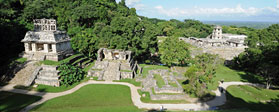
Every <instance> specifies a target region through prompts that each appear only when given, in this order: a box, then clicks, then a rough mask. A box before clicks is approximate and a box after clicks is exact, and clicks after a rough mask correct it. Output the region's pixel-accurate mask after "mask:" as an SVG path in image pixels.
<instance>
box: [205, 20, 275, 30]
mask: <svg viewBox="0 0 279 112" xmlns="http://www.w3.org/2000/svg"><path fill="white" fill-rule="evenodd" d="M202 22H203V23H204V24H210V25H221V26H236V27H248V28H255V29H264V28H267V27H269V26H271V25H272V24H278V23H279V22H258V21H255V22H253V21H202Z"/></svg>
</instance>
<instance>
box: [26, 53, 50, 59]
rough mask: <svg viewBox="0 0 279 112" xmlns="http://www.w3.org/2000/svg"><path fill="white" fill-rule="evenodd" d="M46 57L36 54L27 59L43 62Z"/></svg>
mask: <svg viewBox="0 0 279 112" xmlns="http://www.w3.org/2000/svg"><path fill="white" fill-rule="evenodd" d="M45 58H46V55H45V54H43V53H36V54H33V55H31V56H30V57H29V60H36V61H43V60H45Z"/></svg>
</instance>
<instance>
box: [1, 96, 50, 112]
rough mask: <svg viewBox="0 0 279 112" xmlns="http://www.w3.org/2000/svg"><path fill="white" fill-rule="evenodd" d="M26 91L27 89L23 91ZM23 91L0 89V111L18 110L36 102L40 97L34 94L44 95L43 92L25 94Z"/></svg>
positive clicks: (10, 111) (16, 111)
mask: <svg viewBox="0 0 279 112" xmlns="http://www.w3.org/2000/svg"><path fill="white" fill-rule="evenodd" d="M25 92H26V93H27V92H28V91H25ZM25 92H23V94H21V93H12V92H6V91H1V92H0V96H1V98H0V111H1V112H18V111H20V110H22V109H23V108H25V107H26V106H28V105H30V104H32V103H34V102H37V101H39V100H41V99H42V97H40V96H35V95H44V94H45V93H38V94H34V95H26V94H25Z"/></svg>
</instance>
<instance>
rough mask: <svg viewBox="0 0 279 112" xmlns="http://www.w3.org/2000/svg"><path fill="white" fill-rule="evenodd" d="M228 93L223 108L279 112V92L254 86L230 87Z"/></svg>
mask: <svg viewBox="0 0 279 112" xmlns="http://www.w3.org/2000/svg"><path fill="white" fill-rule="evenodd" d="M227 93H228V94H227V100H228V101H227V103H226V104H225V105H223V106H221V108H224V109H246V110H253V111H255V110H257V111H268V112H278V111H279V90H267V89H262V88H256V87H252V86H230V87H228V88H227Z"/></svg>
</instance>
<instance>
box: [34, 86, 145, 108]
mask: <svg viewBox="0 0 279 112" xmlns="http://www.w3.org/2000/svg"><path fill="white" fill-rule="evenodd" d="M32 111H33V112H53V111H55V112H141V111H142V110H139V109H138V108H137V107H135V106H134V105H133V103H132V100H131V93H130V88H129V87H127V86H123V85H102V84H94V85H87V86H84V87H82V88H80V89H79V90H77V91H76V92H74V93H72V94H69V95H65V96H61V97H58V98H54V99H51V100H49V101H47V102H45V103H43V104H41V105H39V106H38V107H36V108H34V109H33V110H32Z"/></svg>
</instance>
